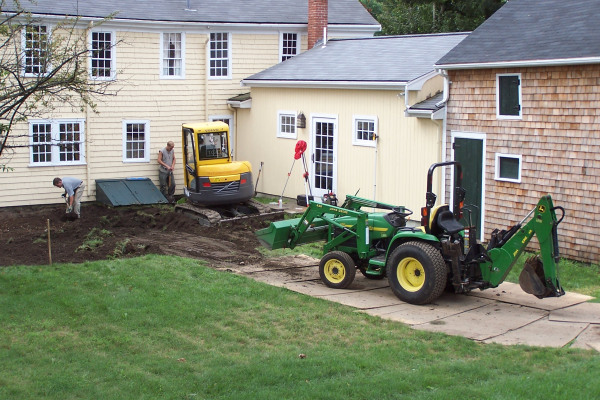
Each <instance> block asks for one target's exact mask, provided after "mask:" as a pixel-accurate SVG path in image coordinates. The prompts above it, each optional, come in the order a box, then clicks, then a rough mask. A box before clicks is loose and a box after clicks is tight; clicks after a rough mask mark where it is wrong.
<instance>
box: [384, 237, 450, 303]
mask: <svg viewBox="0 0 600 400" xmlns="http://www.w3.org/2000/svg"><path fill="white" fill-rule="evenodd" d="M387 276H388V280H389V283H390V287H391V288H392V291H393V292H394V294H395V295H396V296H397V297H398V298H399V299H400V300H402V301H404V302H406V303H410V304H427V303H431V302H432V301H434V300H435V299H437V298H438V297H439V296H440V295H441V294H442V292H443V291H444V287H445V286H446V280H447V272H446V263H445V262H444V259H443V258H442V254H441V253H440V251H439V250H438V249H436V248H435V247H434V246H432V245H431V244H429V243H426V242H407V243H404V244H402V245H400V246H398V247H396V249H394V251H393V252H392V254H391V255H390V257H389V259H388V262H387Z"/></svg>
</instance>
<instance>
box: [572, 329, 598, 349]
mask: <svg viewBox="0 0 600 400" xmlns="http://www.w3.org/2000/svg"><path fill="white" fill-rule="evenodd" d="M571 347H573V348H575V349H585V350H590V349H595V350H597V351H600V325H595V324H590V325H589V326H588V327H587V329H586V330H584V331H583V332H581V333H580V334H579V336H577V340H575V342H574V343H573V344H572V345H571Z"/></svg>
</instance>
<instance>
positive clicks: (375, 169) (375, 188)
mask: <svg viewBox="0 0 600 400" xmlns="http://www.w3.org/2000/svg"><path fill="white" fill-rule="evenodd" d="M378 142H379V136H378V135H377V134H375V167H374V168H373V170H374V173H373V201H376V195H377V143H378ZM373 212H375V209H373Z"/></svg>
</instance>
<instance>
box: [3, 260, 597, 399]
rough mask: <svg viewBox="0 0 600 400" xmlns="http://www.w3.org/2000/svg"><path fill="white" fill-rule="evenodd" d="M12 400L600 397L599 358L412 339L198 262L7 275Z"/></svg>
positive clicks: (6, 353) (398, 329)
mask: <svg viewBox="0 0 600 400" xmlns="http://www.w3.org/2000/svg"><path fill="white" fill-rule="evenodd" d="M0 310H1V311H0V362H1V364H2V368H1V369H0V398H3V399H17V398H18V399H29V398H32V399H33V398H41V397H43V398H51V399H71V398H86V399H141V398H148V399H149V398H168V399H236V400H239V399H397V398H410V399H449V398H477V399H479V398H494V399H521V398H523V399H528V400H530V399H549V398H564V399H584V398H586V399H587V398H600V386H599V385H598V384H597V382H596V380H595V379H594V378H593V377H594V376H599V375H600V356H598V355H597V354H595V353H593V352H591V351H583V350H575V349H572V350H570V349H548V348H531V347H526V346H511V347H503V346H500V345H483V344H479V343H476V342H473V341H470V340H468V339H465V338H462V337H451V336H446V335H444V334H437V333H430V332H423V331H415V330H412V329H410V328H408V327H407V326H405V325H403V324H400V323H396V322H391V321H385V320H382V319H379V318H377V317H372V316H369V315H366V314H363V313H357V312H355V311H354V309H352V308H350V307H345V306H342V305H339V304H336V303H330V302H328V301H325V300H321V299H316V298H311V297H308V296H304V295H301V294H297V293H294V292H291V291H288V290H286V289H283V288H277V287H272V286H269V285H266V284H263V283H260V282H255V281H252V280H250V279H248V278H245V277H241V276H237V275H234V274H231V273H228V272H220V271H216V270H213V269H209V268H206V267H204V266H203V265H202V264H201V263H200V262H199V261H196V260H190V259H183V258H177V257H167V256H146V257H142V258H134V259H126V260H123V259H120V260H108V261H98V262H93V263H84V264H79V265H53V266H51V267H46V266H38V267H6V268H3V269H2V270H1V271H0Z"/></svg>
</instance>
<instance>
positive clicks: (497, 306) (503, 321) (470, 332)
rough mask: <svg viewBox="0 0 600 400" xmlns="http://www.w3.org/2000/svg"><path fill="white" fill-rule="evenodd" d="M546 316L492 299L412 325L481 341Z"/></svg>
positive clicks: (541, 312)
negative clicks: (485, 303)
mask: <svg viewBox="0 0 600 400" xmlns="http://www.w3.org/2000/svg"><path fill="white" fill-rule="evenodd" d="M547 315H548V312H547V311H544V310H537V309H534V308H529V307H523V306H518V305H514V304H506V303H499V302H496V303H492V304H489V305H486V306H484V307H480V308H476V309H474V310H470V311H467V312H464V313H461V314H457V315H453V316H450V317H447V318H443V319H439V320H437V321H433V322H428V323H426V324H421V325H415V326H414V328H415V329H420V330H426V331H431V332H444V333H447V334H449V335H458V336H465V337H468V338H469V339H475V340H485V339H489V338H492V337H494V336H498V335H502V334H504V333H506V332H508V331H511V330H514V329H517V328H520V327H522V326H525V325H527V324H530V323H532V322H533V321H537V320H538V319H541V318H543V317H545V316H547Z"/></svg>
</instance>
